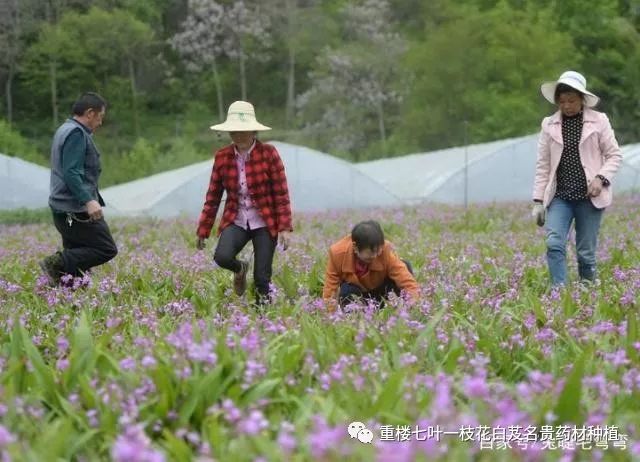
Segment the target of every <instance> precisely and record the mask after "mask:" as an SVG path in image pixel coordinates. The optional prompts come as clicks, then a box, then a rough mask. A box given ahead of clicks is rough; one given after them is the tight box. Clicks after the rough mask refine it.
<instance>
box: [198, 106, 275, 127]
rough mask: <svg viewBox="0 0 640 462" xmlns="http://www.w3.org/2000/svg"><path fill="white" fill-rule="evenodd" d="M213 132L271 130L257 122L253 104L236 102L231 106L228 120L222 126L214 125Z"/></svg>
mask: <svg viewBox="0 0 640 462" xmlns="http://www.w3.org/2000/svg"><path fill="white" fill-rule="evenodd" d="M210 128H211V130H217V131H219V132H256V131H263V130H271V127H267V126H266V125H262V124H261V123H260V122H258V121H257V120H256V112H255V110H254V109H253V104H251V103H247V102H246V101H235V102H233V103H231V106H229V110H228V111H227V120H225V121H224V122H223V123H221V124H217V125H212V126H211V127H210Z"/></svg>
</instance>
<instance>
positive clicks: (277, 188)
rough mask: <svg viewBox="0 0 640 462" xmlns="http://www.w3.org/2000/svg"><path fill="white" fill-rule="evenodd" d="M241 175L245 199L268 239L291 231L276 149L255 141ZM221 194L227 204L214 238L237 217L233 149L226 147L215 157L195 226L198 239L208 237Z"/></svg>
mask: <svg viewBox="0 0 640 462" xmlns="http://www.w3.org/2000/svg"><path fill="white" fill-rule="evenodd" d="M245 173H246V177H247V187H248V189H249V195H250V196H251V199H252V200H253V203H254V205H255V207H256V209H257V210H258V212H259V213H260V216H261V217H262V219H263V220H264V222H265V223H266V224H267V227H268V228H269V232H270V233H271V235H272V236H273V237H274V238H275V237H276V236H277V235H278V232H280V231H292V229H293V228H292V225H291V204H290V201H289V188H288V187H287V177H286V175H285V172H284V165H283V163H282V159H280V154H278V151H277V150H276V148H275V147H273V146H271V145H270V144H263V143H261V142H260V141H256V145H255V147H254V148H253V150H252V151H251V153H250V154H249V159H247V162H246V169H245ZM225 190H226V191H227V200H226V203H225V206H224V211H223V212H222V220H221V221H220V226H218V234H220V233H221V232H222V230H223V229H224V228H226V227H227V226H229V225H230V224H232V223H233V222H234V220H235V219H236V216H237V214H238V202H239V197H238V196H239V190H240V182H239V175H238V163H237V162H236V154H235V152H234V150H233V145H229V146H226V147H224V148H222V149H220V150H219V151H218V152H216V154H215V160H214V162H213V170H212V172H211V179H210V180H209V190H208V191H207V195H206V197H205V201H204V207H203V208H202V213H201V214H200V220H199V223H198V231H197V233H198V237H201V238H205V239H206V238H208V237H209V236H210V235H211V228H213V223H214V222H215V219H216V215H217V213H218V207H219V206H220V201H221V200H222V193H223V191H225Z"/></svg>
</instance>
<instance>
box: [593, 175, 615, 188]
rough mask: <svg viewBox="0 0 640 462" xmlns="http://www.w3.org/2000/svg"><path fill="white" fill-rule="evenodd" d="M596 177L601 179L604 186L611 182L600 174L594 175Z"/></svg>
mask: <svg viewBox="0 0 640 462" xmlns="http://www.w3.org/2000/svg"><path fill="white" fill-rule="evenodd" d="M596 178H600V180H601V181H602V186H604V187H605V188H606V187H607V186H609V185H610V184H611V183H610V182H609V180H607V179H606V178H605V177H604V176H602V175H596Z"/></svg>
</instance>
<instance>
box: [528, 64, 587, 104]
mask: <svg viewBox="0 0 640 462" xmlns="http://www.w3.org/2000/svg"><path fill="white" fill-rule="evenodd" d="M560 83H564V84H565V85H568V86H570V87H571V88H573V89H574V90H577V91H579V92H580V93H582V94H583V95H584V103H585V105H586V106H587V107H593V106H595V105H596V104H598V101H599V100H600V98H598V97H597V96H596V95H594V94H593V93H591V92H590V91H587V79H585V78H584V75H582V74H580V73H579V72H576V71H566V72H563V73H562V75H561V76H560V78H559V79H558V80H556V81H554V82H545V83H543V84H542V85H541V86H540V91H541V92H542V96H544V97H545V98H546V100H547V101H549V102H550V103H553V104H556V101H555V98H554V97H555V94H556V87H557V86H558V84H560Z"/></svg>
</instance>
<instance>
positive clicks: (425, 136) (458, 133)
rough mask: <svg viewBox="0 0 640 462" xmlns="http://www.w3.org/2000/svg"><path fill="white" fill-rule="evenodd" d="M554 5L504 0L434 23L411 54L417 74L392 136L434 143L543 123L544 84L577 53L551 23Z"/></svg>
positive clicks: (408, 144) (416, 144)
mask: <svg viewBox="0 0 640 462" xmlns="http://www.w3.org/2000/svg"><path fill="white" fill-rule="evenodd" d="M552 16H553V15H552V14H551V12H550V11H549V10H540V11H527V10H515V9H513V8H512V7H510V6H509V5H508V4H506V3H504V2H503V3H500V4H499V5H497V6H496V7H495V8H493V9H491V10H487V11H483V12H478V11H477V10H475V11H474V10H473V9H472V10H469V11H468V13H467V14H465V15H463V16H458V17H457V18H455V19H452V20H451V21H449V22H447V23H444V24H442V25H441V26H440V27H438V28H436V29H434V30H432V31H430V32H429V33H428V35H427V37H426V39H425V41H424V42H422V43H419V44H417V45H415V46H414V47H413V48H412V50H411V51H410V53H409V55H408V59H407V69H408V70H409V71H410V72H411V74H412V75H413V76H414V77H413V78H414V80H413V84H412V85H411V89H410V93H409V96H408V97H407V99H406V100H405V101H406V102H405V105H404V107H403V117H402V119H401V122H400V123H399V126H398V129H397V132H396V134H395V135H394V141H395V143H396V145H397V146H399V147H400V149H401V150H404V151H406V150H433V149H438V148H443V147H448V146H453V145H460V144H462V143H463V142H464V140H465V129H464V122H465V121H467V122H468V127H469V132H468V140H469V141H470V142H481V141H489V140H495V139H500V138H505V137H510V136H519V135H523V134H526V133H531V132H534V131H536V130H537V129H538V127H539V124H540V120H541V118H542V116H543V115H545V114H547V113H548V112H549V107H548V103H545V102H544V100H543V99H542V97H541V96H540V91H539V86H540V83H541V82H542V81H544V80H550V79H551V78H554V76H556V77H557V76H558V75H560V73H561V72H562V71H563V70H565V69H566V68H571V67H573V66H575V65H576V64H577V63H578V62H579V61H580V55H579V53H578V52H577V51H576V50H575V48H574V47H573V45H572V41H571V37H570V36H569V35H568V34H566V33H562V32H557V31H552V30H550V29H549V24H550V23H551V22H552V20H551V19H552Z"/></svg>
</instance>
